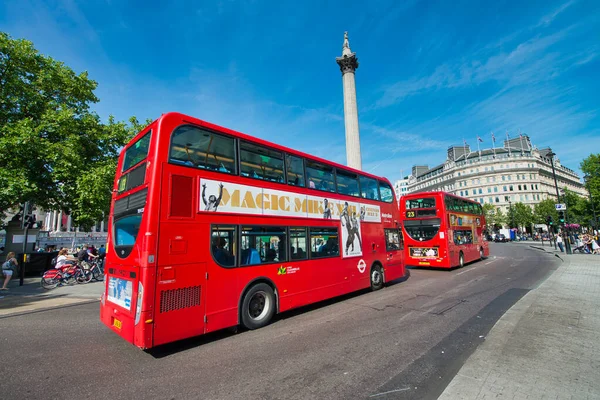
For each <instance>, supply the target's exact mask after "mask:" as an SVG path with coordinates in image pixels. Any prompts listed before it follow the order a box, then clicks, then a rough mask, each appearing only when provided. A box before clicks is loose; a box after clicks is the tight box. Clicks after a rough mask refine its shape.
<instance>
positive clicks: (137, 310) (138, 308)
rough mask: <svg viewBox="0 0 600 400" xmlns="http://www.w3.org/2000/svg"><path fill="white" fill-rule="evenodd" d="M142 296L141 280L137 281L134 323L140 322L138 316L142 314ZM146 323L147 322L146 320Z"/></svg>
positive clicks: (142, 286)
mask: <svg viewBox="0 0 600 400" xmlns="http://www.w3.org/2000/svg"><path fill="white" fill-rule="evenodd" d="M143 297H144V285H142V282H138V296H137V303H136V305H135V325H137V324H138V323H139V322H140V317H141V316H142V298H143ZM146 323H148V322H146Z"/></svg>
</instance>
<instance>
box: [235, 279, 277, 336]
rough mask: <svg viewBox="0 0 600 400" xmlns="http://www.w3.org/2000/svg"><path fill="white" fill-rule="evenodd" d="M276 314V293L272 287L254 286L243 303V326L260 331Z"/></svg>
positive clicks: (263, 284) (264, 285)
mask: <svg viewBox="0 0 600 400" xmlns="http://www.w3.org/2000/svg"><path fill="white" fill-rule="evenodd" d="M274 314H275V293H273V289H271V286H269V285H267V284H266V283H259V284H257V285H254V286H252V287H251V288H250V289H249V290H248V291H247V292H246V294H245V296H244V300H243V301H242V311H241V320H242V325H244V326H245V327H246V328H248V329H258V328H262V327H263V326H265V325H267V324H268V323H269V322H271V318H273V315H274Z"/></svg>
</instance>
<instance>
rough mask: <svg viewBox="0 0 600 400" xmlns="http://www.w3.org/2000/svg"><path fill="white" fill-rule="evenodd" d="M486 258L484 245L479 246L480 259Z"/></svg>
mask: <svg viewBox="0 0 600 400" xmlns="http://www.w3.org/2000/svg"><path fill="white" fill-rule="evenodd" d="M484 258H485V256H484V254H483V247H480V248H479V259H481V260H483V259H484Z"/></svg>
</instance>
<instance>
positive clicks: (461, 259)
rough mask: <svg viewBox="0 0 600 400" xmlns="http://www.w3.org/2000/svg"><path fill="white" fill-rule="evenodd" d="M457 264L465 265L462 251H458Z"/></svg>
mask: <svg viewBox="0 0 600 400" xmlns="http://www.w3.org/2000/svg"><path fill="white" fill-rule="evenodd" d="M458 266H459V267H460V268H462V267H464V266H465V255H464V254H463V252H462V251H461V252H460V253H458Z"/></svg>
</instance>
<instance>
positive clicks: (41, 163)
mask: <svg viewBox="0 0 600 400" xmlns="http://www.w3.org/2000/svg"><path fill="white" fill-rule="evenodd" d="M96 87H97V83H96V82H95V81H93V80H91V79H90V78H89V77H88V74H87V72H82V73H80V74H77V73H75V72H74V71H73V70H72V69H71V68H69V67H68V66H66V65H65V64H63V63H62V62H59V61H56V60H54V59H52V58H51V57H48V56H45V55H42V54H40V53H39V52H38V51H37V50H36V49H35V48H34V46H33V44H32V43H31V42H29V41H26V40H22V39H12V38H11V37H10V36H9V35H8V34H6V33H3V32H0V164H1V165H2V169H0V187H2V191H0V212H2V213H4V212H6V211H7V210H9V209H11V208H15V207H17V206H18V205H19V204H22V203H23V202H25V201H30V202H33V203H34V204H35V205H36V206H38V207H42V208H44V209H62V210H65V211H70V212H72V215H73V217H74V222H75V224H83V225H84V226H90V225H91V223H92V222H93V221H96V220H99V219H101V218H102V215H103V213H105V212H107V211H108V209H109V204H110V189H111V187H112V181H113V177H114V172H115V168H116V160H117V157H118V152H119V150H120V148H121V147H122V146H123V145H124V144H125V143H126V142H127V140H128V139H129V138H131V137H132V136H133V135H134V134H135V132H136V129H138V128H139V127H140V123H139V122H138V121H137V120H136V119H135V118H132V119H131V120H130V121H129V124H126V123H123V122H116V121H115V120H114V118H112V117H110V118H109V121H108V123H106V124H104V123H102V122H101V120H100V117H99V116H98V115H97V114H96V113H95V112H93V111H91V110H90V106H91V105H92V104H94V103H96V102H97V101H98V98H97V97H96V95H95V94H94V90H95V89H96Z"/></svg>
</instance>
